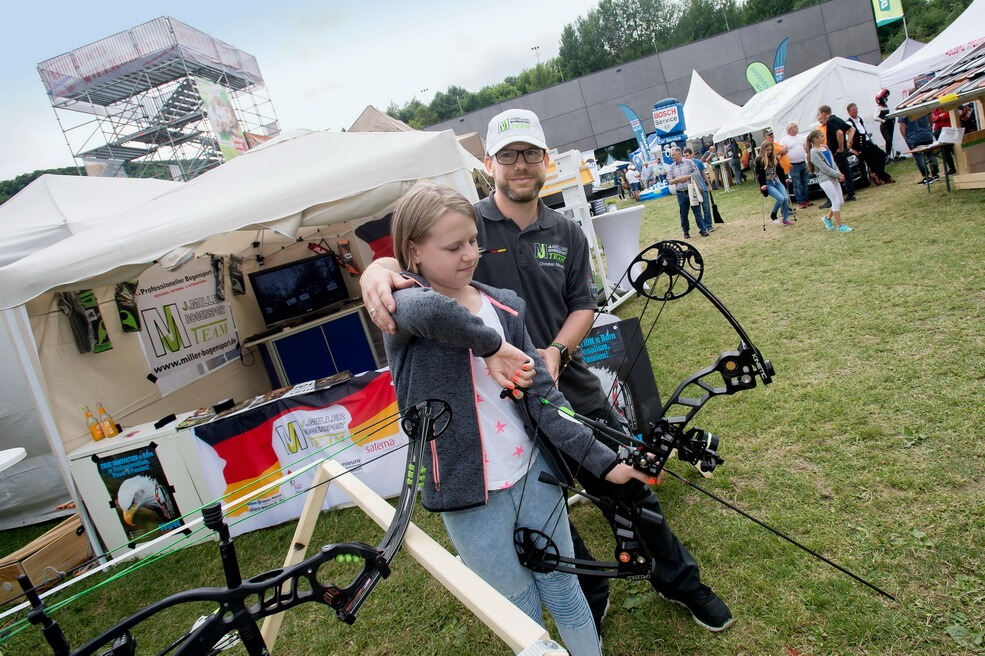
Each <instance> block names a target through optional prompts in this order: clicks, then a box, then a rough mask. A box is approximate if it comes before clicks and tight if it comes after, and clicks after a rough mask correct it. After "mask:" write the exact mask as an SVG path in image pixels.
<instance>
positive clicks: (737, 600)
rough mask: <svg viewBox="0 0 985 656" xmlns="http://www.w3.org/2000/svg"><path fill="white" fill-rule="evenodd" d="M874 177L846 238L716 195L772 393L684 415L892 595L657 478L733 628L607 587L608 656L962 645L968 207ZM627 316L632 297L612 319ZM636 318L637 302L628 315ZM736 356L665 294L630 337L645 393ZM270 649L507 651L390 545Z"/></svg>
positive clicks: (975, 326)
mask: <svg viewBox="0 0 985 656" xmlns="http://www.w3.org/2000/svg"><path fill="white" fill-rule="evenodd" d="M891 170H892V173H893V175H894V176H896V177H897V179H898V180H899V181H900V182H899V183H898V184H896V185H892V186H884V187H879V188H869V189H864V190H862V191H860V192H859V200H858V201H857V202H855V203H848V204H846V206H845V208H844V220H845V222H846V223H848V224H849V225H852V226H854V227H855V228H856V230H855V232H853V233H850V234H834V233H831V232H828V231H826V230H824V228H823V226H822V225H821V222H820V221H819V220H818V217H819V216H820V214H821V212H820V211H818V210H817V209H816V208H809V209H808V210H802V211H801V212H800V214H799V217H798V219H799V220H798V221H797V224H796V225H795V226H793V227H790V228H781V227H779V226H775V225H773V224H771V223H768V224H767V226H766V230H765V231H764V230H763V221H762V214H761V209H760V208H761V201H760V196H759V194H758V190H756V189H754V187H753V186H752V185H750V184H746V185H743V186H741V187H739V188H738V189H737V190H736V191H734V192H732V193H729V194H725V193H721V192H719V193H718V194H717V195H716V200H717V201H718V204H719V208H720V210H721V212H722V214H723V216H724V217H725V219H726V221H727V223H726V224H725V225H724V226H720V228H719V230H717V231H716V232H715V233H713V234H712V236H711V237H710V238H708V239H703V238H697V237H695V238H694V239H692V240H691V241H692V243H693V244H694V245H695V246H696V247H697V248H698V249H700V251H701V253H702V255H703V256H704V260H705V265H706V270H705V277H704V282H706V283H707V284H708V285H709V287H710V288H711V289H712V291H714V292H715V293H716V294H717V295H718V296H719V297H720V298H721V299H722V300H723V301H724V302H725V304H726V305H727V306H728V307H729V309H730V310H731V311H732V312H733V313H734V314H735V315H736V316H737V317H738V319H739V320H740V322H741V323H742V324H743V326H744V327H745V328H746V330H747V332H748V333H749V334H750V336H751V337H752V339H753V341H754V342H755V343H756V345H757V346H758V347H759V348H760V349H761V350H762V352H763V354H764V355H765V356H766V357H767V358H769V359H771V360H772V362H773V364H774V366H775V367H776V372H777V373H776V378H775V382H774V383H773V384H772V385H770V386H768V387H758V388H757V389H755V390H751V391H747V392H743V393H741V394H737V395H735V396H732V397H721V398H718V399H714V400H713V401H711V402H710V403H709V404H708V405H707V406H706V407H705V409H704V410H702V412H701V413H700V414H699V415H698V416H697V418H696V423H697V425H699V426H701V427H703V428H707V429H709V430H711V431H713V432H714V433H716V434H717V435H718V436H719V437H720V438H721V446H720V452H721V453H722V455H723V456H724V457H725V458H726V463H725V464H724V465H723V466H722V467H720V468H719V469H718V470H717V472H716V474H715V477H714V478H712V479H710V480H708V481H705V483H706V485H707V486H708V487H709V488H710V489H711V490H712V491H714V492H716V493H717V494H719V495H722V496H724V497H725V498H727V499H729V500H730V501H732V502H735V503H737V504H739V505H741V506H742V507H744V508H745V509H747V510H748V511H749V512H751V513H753V514H754V515H756V516H758V517H760V518H761V519H763V520H765V521H767V522H770V523H771V524H773V525H775V526H776V527H777V528H779V529H781V530H784V531H786V532H788V533H790V534H792V535H793V536H794V537H796V538H798V539H800V540H802V541H803V542H805V543H806V544H807V545H808V546H811V547H813V548H815V549H817V550H818V551H820V552H821V553H823V554H825V555H826V556H828V557H830V558H832V559H834V560H835V561H837V562H839V563H841V564H842V565H844V566H846V567H848V568H849V569H852V570H854V571H856V572H857V573H859V574H861V575H862V576H864V577H866V578H869V579H871V580H872V581H873V582H875V583H876V584H877V585H879V586H880V587H883V588H884V589H887V590H889V591H890V592H892V593H893V594H895V595H896V596H897V598H898V601H897V602H895V603H893V602H890V601H888V600H885V599H883V598H881V597H879V596H877V595H875V593H873V592H871V591H869V590H868V589H867V588H865V587H863V586H861V585H859V584H857V583H855V582H854V581H852V580H850V579H849V578H847V577H845V576H844V575H842V574H840V573H838V572H836V571H834V570H832V569H830V568H828V567H827V566H825V565H824V564H822V563H819V562H817V561H815V560H813V559H811V558H810V557H809V556H807V555H806V554H804V553H802V552H800V551H798V550H796V549H795V548H793V547H792V546H790V545H788V544H786V543H785V542H782V541H780V540H778V539H777V538H775V537H774V536H772V535H770V534H769V533H767V532H766V531H763V530H762V529H760V528H759V527H757V526H755V525H753V524H751V523H750V522H748V521H746V520H744V519H742V518H741V517H739V516H738V515H736V514H735V513H732V512H731V511H729V510H727V509H725V508H722V507H720V506H718V505H717V504H715V503H714V502H712V501H711V500H709V499H707V498H704V497H703V496H701V495H699V494H697V493H695V492H693V491H690V490H687V489H685V488H684V487H683V486H682V485H680V484H678V483H677V482H676V481H673V480H670V479H668V480H667V482H665V483H664V484H663V485H662V486H661V488H660V489H659V494H660V497H661V500H662V502H663V504H664V510H665V512H666V515H667V517H668V520H669V521H670V522H671V525H672V526H673V528H674V530H675V532H676V533H677V535H678V536H679V537H680V538H681V539H682V540H683V542H684V543H685V544H686V545H687V546H688V548H689V549H691V551H692V552H693V553H694V554H695V556H696V558H697V560H698V562H699V564H700V565H701V568H702V574H703V578H704V580H705V581H706V582H708V583H709V584H711V585H712V586H713V587H714V588H715V590H716V591H717V592H718V593H719V594H720V595H721V596H722V597H723V598H724V599H725V600H726V601H727V602H728V603H729V605H730V606H731V608H732V609H733V611H734V612H735V614H736V616H737V618H738V619H737V621H736V623H735V624H734V626H733V627H732V628H730V629H729V630H728V631H726V632H725V633H723V634H720V635H712V634H710V633H708V632H707V631H704V630H702V629H700V628H699V627H697V626H696V625H695V624H694V623H693V622H692V621H691V619H690V617H689V616H687V615H686V614H685V613H684V612H683V611H682V610H681V609H679V608H678V607H676V606H671V605H669V604H667V603H665V602H663V601H662V600H660V599H659V598H657V597H655V595H654V594H653V592H652V591H650V590H649V587H648V586H647V585H645V584H642V583H629V582H625V581H616V582H613V585H612V602H613V605H612V610H611V611H610V613H609V615H608V618H607V620H606V625H605V645H606V653H607V654H627V655H628V654H642V653H673V654H689V655H702V656H703V655H709V656H714V655H733V654H750V655H759V654H776V655H783V656H789V655H790V654H797V653H799V654H805V655H806V654H811V655H815V656H820V655H822V654H823V655H826V654H846V655H848V654H852V655H854V654H888V655H909V654H983V653H985V648H983V646H982V638H981V636H982V631H983V630H985V611H983V608H985V566H983V555H982V554H983V552H985V474H983V471H985V466H983V465H985V462H983V460H985V459H983V455H982V442H983V430H982V428H981V426H982V425H983V424H985V316H983V315H985V312H983V307H985V284H983V282H982V273H981V268H982V263H983V262H985V239H983V228H985V212H983V208H985V192H983V191H964V192H955V193H952V194H949V195H948V194H945V193H944V190H943V187H942V186H941V187H937V186H935V188H934V189H933V190H932V193H930V194H928V193H927V191H926V189H925V188H923V187H918V186H916V185H914V184H913V182H915V180H916V179H917V173H916V168H915V167H914V166H913V164H912V163H910V162H904V163H900V164H897V165H895V166H894V167H893V168H892V169H891ZM646 205H647V209H646V213H645V215H644V226H643V236H642V242H641V243H642V244H643V245H646V244H649V243H652V242H653V241H656V240H659V239H678V238H680V227H679V225H678V218H677V207H676V202H675V201H674V199H673V198H663V199H658V200H656V201H651V202H649V203H647V204H646ZM642 307H643V304H642V301H640V300H634V301H632V302H630V303H627V304H626V305H624V306H623V307H622V308H620V314H622V315H624V316H630V315H635V314H637V313H638V312H639V311H640V309H641V308H642ZM656 310H657V307H656V306H655V304H653V303H651V305H650V307H649V308H648V310H647V315H648V316H650V315H652V314H653V313H655V312H656ZM647 324H648V322H647V321H646V320H644V325H647ZM735 346H736V338H735V335H734V333H733V332H732V331H731V329H730V328H729V327H728V326H727V325H725V322H724V320H723V319H722V318H721V317H720V315H718V313H717V312H716V311H715V310H714V309H713V308H712V307H711V306H710V304H708V303H707V302H706V301H704V300H703V299H701V298H699V297H698V296H697V295H696V294H692V295H690V296H687V297H685V298H683V299H680V300H677V301H673V302H671V303H669V304H668V305H667V307H666V308H665V309H664V312H663V315H662V317H661V319H660V322H659V323H658V325H657V328H656V330H655V331H654V335H653V337H652V338H651V342H650V345H649V349H650V356H651V360H652V362H653V365H654V370H655V373H656V375H657V380H658V384H659V386H660V389H661V391H662V392H663V393H664V394H665V395H666V394H669V393H670V391H671V390H672V389H673V388H674V387H675V386H676V384H677V382H678V381H679V380H681V379H682V378H683V377H685V376H686V375H688V374H690V373H692V372H694V371H697V370H698V369H699V368H702V367H704V366H707V365H708V364H709V363H710V362H711V361H712V360H713V359H714V357H715V356H716V355H717V354H718V353H720V352H721V351H723V350H730V349H734V348H735ZM672 466H674V467H675V469H676V470H678V471H680V472H682V473H685V474H687V475H688V476H691V475H692V474H693V470H690V469H689V468H688V467H687V466H684V465H683V463H679V462H674V463H672ZM573 516H574V520H575V522H576V523H577V524H578V526H579V528H581V529H582V530H583V532H584V533H585V535H586V536H587V539H588V540H589V542H590V544H591V545H592V548H593V551H595V553H596V555H597V556H599V557H600V558H603V559H605V558H608V557H609V556H610V553H609V550H610V549H611V541H610V540H609V539H608V535H607V531H608V526H607V525H606V524H605V522H604V520H603V519H602V517H601V516H600V515H599V513H598V512H597V511H596V510H595V509H594V508H592V507H590V506H586V505H579V506H577V507H576V508H575V509H574V511H573ZM416 521H417V523H418V524H419V525H421V526H422V528H424V529H425V530H426V531H427V532H428V533H430V534H431V535H433V536H435V537H436V538H437V539H439V540H440V541H441V542H442V543H444V544H446V545H447V543H448V541H447V538H446V537H445V535H444V530H443V528H442V526H441V523H440V521H439V520H438V519H437V518H436V517H435V516H432V515H430V514H429V513H427V512H426V511H423V510H421V509H418V513H417V516H416ZM292 531H293V527H292V526H282V527H277V528H274V529H269V530H265V531H259V532H256V533H253V534H250V535H247V536H243V537H242V538H240V539H238V540H237V547H238V549H239V553H240V561H241V563H242V567H243V570H244V571H245V572H250V573H258V572H260V571H263V570H265V569H270V568H273V567H277V566H279V564H280V563H281V562H282V561H283V558H284V554H285V552H286V549H287V546H288V543H289V541H290V536H291V533H292ZM381 534H382V532H381V531H380V530H379V529H378V528H376V527H375V526H374V525H372V524H371V522H370V521H369V520H367V519H366V518H365V517H364V516H363V515H361V513H359V512H358V511H355V510H352V509H349V510H343V511H339V512H333V513H327V514H324V515H323V516H322V518H321V520H320V522H319V526H318V529H317V536H316V544H317V543H319V541H323V542H338V541H346V540H352V539H361V540H365V541H368V542H372V541H375V540H378V539H379V537H380V536H381ZM12 535H13V536H16V535H17V533H16V532H7V533H6V534H4V535H3V538H4V539H7V538H10V536H12ZM26 541H27V539H25V540H24V542H26ZM7 542H8V543H11V542H12V543H13V544H14V545H15V546H16V540H11V539H7ZM216 565H217V559H216V556H215V547H214V545H213V544H211V543H210V544H206V545H203V546H199V547H195V548H191V549H186V550H183V551H182V552H180V553H178V554H176V555H175V556H173V557H171V558H169V559H166V560H164V561H162V562H160V563H156V564H154V565H151V566H149V567H147V568H145V569H143V570H140V571H139V572H138V573H136V574H134V575H132V576H130V577H128V578H125V579H123V580H122V581H121V582H116V583H114V584H113V585H112V586H107V587H106V588H105V589H101V590H99V591H97V592H95V593H93V594H91V595H88V596H86V597H84V598H83V599H82V600H80V601H79V602H77V603H76V604H73V605H71V606H69V607H67V608H65V609H64V610H62V611H60V612H59V613H57V614H56V619H58V621H59V622H60V623H62V625H63V626H64V627H65V629H66V632H67V633H68V634H69V637H70V639H71V640H72V642H73V644H76V645H77V644H79V643H80V642H81V641H82V640H83V639H84V638H86V637H91V636H93V635H95V633H96V632H97V631H98V630H100V629H103V628H105V627H107V626H108V625H109V624H111V623H113V622H116V621H118V620H119V619H121V618H122V617H123V616H125V615H126V614H128V613H131V612H133V611H135V610H136V609H138V608H140V607H141V606H142V605H144V604H146V603H148V602H150V601H152V600H155V599H157V598H160V597H161V596H163V595H167V594H170V593H172V592H175V591H178V590H182V589H187V588H190V587H194V586H199V585H215V584H218V583H219V581H220V578H221V575H220V574H219V572H218V571H216ZM197 611H199V612H191V613H184V614H181V615H179V614H177V613H173V614H170V615H168V617H167V618H165V619H164V620H162V621H160V622H158V623H157V624H156V625H154V626H151V627H147V628H146V629H144V630H142V631H141V632H140V633H139V634H138V640H139V641H140V643H141V644H142V645H148V646H157V647H161V646H163V645H165V644H167V642H168V640H169V639H170V638H173V637H174V636H176V635H177V634H178V632H179V630H180V627H183V626H187V624H188V622H189V618H190V617H191V616H193V615H197V614H200V613H201V612H205V610H204V609H197ZM39 636H40V633H39V632H38V631H37V630H36V629H34V628H33V627H32V628H31V629H29V630H28V631H25V632H23V633H21V634H20V635H18V636H16V637H14V638H13V639H11V640H10V641H8V642H7V643H5V644H3V645H0V650H2V652H3V654H5V655H8V654H32V653H35V654H39V655H40V654H44V653H47V652H46V649H45V648H44V647H43V646H42V645H43V643H42V641H41V640H40V638H39ZM976 641H977V643H976ZM274 653H278V654H291V655H294V654H297V655H307V654H312V655H314V654H319V655H325V654H342V653H361V654H367V655H375V654H380V655H382V654H460V653H471V654H483V655H485V654H507V653H509V652H508V650H507V649H506V648H505V647H504V646H503V644H502V643H501V642H499V641H498V640H497V639H496V638H495V636H493V635H492V633H491V632H490V631H489V630H487V629H486V628H485V627H484V626H483V625H482V624H481V623H480V622H479V621H478V620H476V619H475V618H474V617H473V616H471V615H470V614H469V613H468V612H466V611H465V610H464V609H463V608H462V607H461V606H460V605H459V604H458V603H457V602H456V601H454V599H452V598H451V597H450V595H449V594H447V593H446V592H444V590H443V589H442V588H441V587H440V586H439V585H437V584H436V583H434V581H432V580H431V579H430V578H429V577H428V576H427V575H426V574H425V573H424V572H423V570H422V569H421V568H420V567H418V566H417V565H416V564H415V563H414V561H413V560H412V559H411V558H410V557H408V556H407V555H406V554H400V555H399V556H398V557H397V559H396V561H395V563H394V573H393V575H392V576H391V577H390V578H389V579H388V580H386V581H383V582H382V583H381V584H380V586H379V587H378V588H377V590H376V591H375V592H374V593H373V595H372V596H371V597H370V599H369V601H368V602H367V604H366V605H365V606H364V608H363V610H362V612H361V614H360V616H359V619H358V621H357V622H356V624H355V625H354V626H347V625H344V624H342V623H340V622H338V621H337V620H335V619H334V616H333V615H332V614H331V613H330V612H328V609H326V608H325V607H322V606H315V605H313V604H309V605H307V606H303V607H300V608H298V609H295V610H293V611H291V612H290V613H288V616H287V618H286V621H285V625H284V629H283V631H282V634H281V639H280V641H279V642H278V643H277V646H276V648H275V650H274Z"/></svg>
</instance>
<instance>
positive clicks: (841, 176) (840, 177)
mask: <svg viewBox="0 0 985 656" xmlns="http://www.w3.org/2000/svg"><path fill="white" fill-rule="evenodd" d="M844 181H845V174H844V173H842V174H841V175H839V176H838V182H844Z"/></svg>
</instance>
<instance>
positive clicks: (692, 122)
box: [684, 69, 742, 139]
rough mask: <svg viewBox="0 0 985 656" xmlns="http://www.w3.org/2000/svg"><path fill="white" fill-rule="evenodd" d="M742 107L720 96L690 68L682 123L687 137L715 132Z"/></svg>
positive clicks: (692, 137) (699, 137)
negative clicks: (689, 80)
mask: <svg viewBox="0 0 985 656" xmlns="http://www.w3.org/2000/svg"><path fill="white" fill-rule="evenodd" d="M740 109H742V108H741V107H739V106H738V105H736V104H735V103H734V102H731V101H728V100H726V99H725V98H722V97H721V96H720V95H718V93H716V92H715V90H714V89H712V88H711V87H710V86H708V83H707V82H705V81H704V79H703V78H702V77H701V76H700V75H698V72H697V71H695V70H693V69H692V70H691V87H690V88H689V89H688V91H687V100H685V101H684V125H685V126H686V127H687V138H688V139H701V138H702V137H707V136H709V135H712V134H714V133H715V131H716V130H718V128H720V127H721V126H722V125H724V124H725V123H727V122H728V120H729V119H731V118H732V117H733V116H735V115H736V114H737V113H738V112H739V110H740Z"/></svg>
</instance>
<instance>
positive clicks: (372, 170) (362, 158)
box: [0, 131, 475, 307]
mask: <svg viewBox="0 0 985 656" xmlns="http://www.w3.org/2000/svg"><path fill="white" fill-rule="evenodd" d="M474 162H475V160H474V158H472V157H471V156H470V155H468V154H467V153H465V151H464V149H462V148H461V147H460V146H459V145H458V143H457V141H456V140H455V137H454V135H453V134H452V133H451V132H450V131H446V132H418V131H413V132H382V133H335V132H312V133H309V134H303V135H301V136H298V137H296V138H293V139H287V140H284V141H280V142H278V143H275V144H273V145H266V147H264V148H257V149H255V150H252V151H250V152H248V153H247V154H245V155H243V156H241V157H237V158H236V159H234V160H231V161H229V162H227V163H226V164H224V165H222V166H219V167H217V168H215V169H213V170H211V171H209V172H208V173H205V174H203V175H201V176H199V177H197V178H195V179H194V180H192V181H190V182H186V183H182V184H179V185H177V187H176V188H174V189H172V190H170V191H168V192H167V193H164V194H161V195H159V196H156V197H155V198H153V199H151V200H150V201H148V202H145V203H143V204H139V205H136V206H134V207H131V208H129V209H127V210H125V211H122V212H119V213H117V214H115V215H113V216H109V217H107V218H106V219H105V222H104V223H102V227H101V229H100V230H98V231H95V230H87V231H84V232H80V233H79V234H74V235H71V236H69V237H68V238H66V239H63V240H62V241H60V242H58V243H55V244H53V245H51V246H49V247H48V248H45V249H43V250H40V251H37V252H35V253H33V254H30V255H27V256H25V257H23V258H21V259H20V260H18V261H16V262H13V263H11V264H8V265H7V266H4V267H0V307H13V306H16V305H19V304H21V303H24V302H26V301H28V300H30V299H32V298H34V297H36V296H38V295H39V294H41V293H43V292H45V291H48V290H57V289H71V288H86V287H95V286H100V285H106V284H111V283H115V282H120V281H122V280H130V279H133V278H136V277H138V276H139V274H140V273H141V272H142V271H143V270H144V269H145V268H146V267H147V266H149V265H150V264H151V263H152V262H154V261H155V260H159V259H162V258H165V256H166V255H168V256H170V255H173V254H174V253H175V249H178V248H179V247H183V246H188V245H194V244H199V243H200V242H202V241H204V240H206V239H208V238H209V237H213V236H216V235H221V234H225V233H227V232H231V231H235V230H240V229H244V228H250V227H254V228H256V227H262V228H271V229H274V230H276V231H277V232H279V233H281V234H285V235H295V234H296V233H297V231H298V230H299V229H300V228H302V227H308V226H321V225H329V224H337V223H341V222H345V221H348V220H355V219H361V218H364V217H368V216H371V215H372V214H374V213H375V212H378V211H380V210H382V209H384V208H386V207H387V206H389V205H390V204H392V203H393V202H394V201H396V200H397V199H398V198H399V197H400V196H402V195H403V194H404V193H405V192H406V191H407V189H409V188H410V187H411V186H412V185H413V184H414V183H415V182H416V181H418V180H421V179H425V178H435V177H439V176H453V175H456V174H458V173H461V175H462V178H463V184H462V185H461V187H462V188H463V189H467V187H468V185H466V184H465V183H464V180H466V179H467V180H468V181H469V183H471V177H470V175H467V174H466V171H467V169H468V168H469V166H470V165H471V164H472V163H474ZM116 181H117V182H120V180H116ZM473 193H474V191H473ZM25 209H28V208H25ZM162 263H165V264H166V263H167V259H166V258H165V259H163V260H162Z"/></svg>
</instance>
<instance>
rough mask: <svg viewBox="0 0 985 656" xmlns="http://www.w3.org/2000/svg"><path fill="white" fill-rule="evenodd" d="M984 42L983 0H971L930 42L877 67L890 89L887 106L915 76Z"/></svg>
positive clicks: (984, 9) (949, 62)
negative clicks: (909, 54) (898, 60)
mask: <svg viewBox="0 0 985 656" xmlns="http://www.w3.org/2000/svg"><path fill="white" fill-rule="evenodd" d="M983 42H985V0H974V2H972V3H971V4H970V5H968V8H967V9H965V10H964V12H963V13H962V14H961V15H960V16H958V17H957V18H956V19H955V20H954V21H953V22H952V23H951V24H950V25H948V26H947V27H945V28H944V29H943V30H942V31H941V33H940V34H938V35H937V36H936V37H934V38H933V39H932V40H931V41H930V43H928V44H926V45H924V47H923V48H921V49H920V50H919V51H918V52H916V53H914V54H913V55H911V56H909V57H907V58H905V59H903V60H902V61H900V62H899V63H898V64H896V65H895V66H892V67H890V68H882V67H880V71H879V81H880V85H881V86H882V87H885V88H887V89H889V92H890V96H889V102H890V107H892V106H893V105H895V104H896V103H898V102H900V101H901V100H902V99H903V98H904V97H905V96H904V92H907V91H909V90H910V89H912V88H913V86H914V85H913V80H914V78H916V77H918V76H920V75H924V74H927V73H935V72H937V71H939V70H941V69H942V68H944V67H946V66H949V65H950V64H952V63H954V62H956V61H958V60H959V59H961V58H962V57H963V56H965V55H966V54H968V53H969V52H971V51H972V50H974V49H975V48H976V47H977V46H978V45H980V44H981V43H983Z"/></svg>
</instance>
